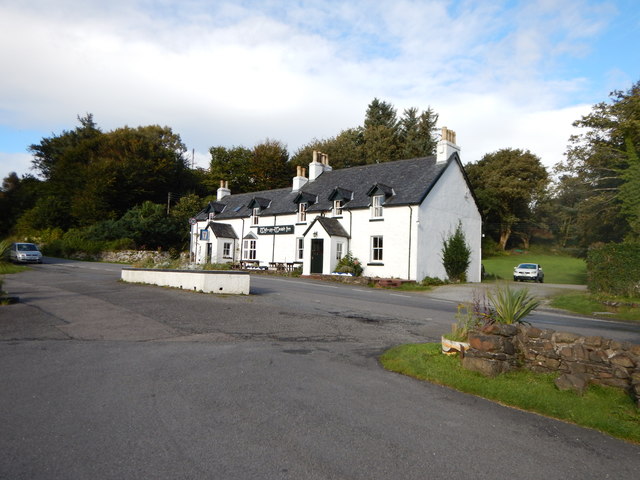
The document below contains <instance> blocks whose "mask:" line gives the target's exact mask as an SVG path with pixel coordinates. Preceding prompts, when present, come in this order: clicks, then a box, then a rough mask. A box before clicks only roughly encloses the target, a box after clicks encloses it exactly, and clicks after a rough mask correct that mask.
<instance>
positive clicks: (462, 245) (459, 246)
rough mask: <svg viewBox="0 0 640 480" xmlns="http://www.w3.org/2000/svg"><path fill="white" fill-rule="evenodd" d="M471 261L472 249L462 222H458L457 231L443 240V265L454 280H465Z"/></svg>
mask: <svg viewBox="0 0 640 480" xmlns="http://www.w3.org/2000/svg"><path fill="white" fill-rule="evenodd" d="M470 263H471V249H470V248H469V245H467V240H466V238H465V235H464V231H463V230H462V222H458V226H457V227H456V231H455V232H454V233H453V234H451V235H449V237H448V238H445V239H443V240H442V265H443V266H444V269H445V271H446V272H447V277H449V280H451V281H452V282H465V281H466V280H467V268H469V264H470Z"/></svg>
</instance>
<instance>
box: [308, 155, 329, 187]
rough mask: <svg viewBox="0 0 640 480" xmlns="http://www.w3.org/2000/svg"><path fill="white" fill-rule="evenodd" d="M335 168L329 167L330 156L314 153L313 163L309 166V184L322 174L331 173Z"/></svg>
mask: <svg viewBox="0 0 640 480" xmlns="http://www.w3.org/2000/svg"><path fill="white" fill-rule="evenodd" d="M332 170H333V168H331V166H330V165H329V155H327V154H326V153H322V152H318V151H316V150H314V151H313V161H312V162H311V163H310V164H309V182H313V181H314V180H315V179H316V178H318V177H319V176H320V175H321V174H322V172H330V171H332Z"/></svg>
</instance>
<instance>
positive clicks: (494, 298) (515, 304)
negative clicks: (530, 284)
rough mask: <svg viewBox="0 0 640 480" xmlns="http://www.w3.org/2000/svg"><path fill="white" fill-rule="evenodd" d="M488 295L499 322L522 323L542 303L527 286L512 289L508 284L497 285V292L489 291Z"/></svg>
mask: <svg viewBox="0 0 640 480" xmlns="http://www.w3.org/2000/svg"><path fill="white" fill-rule="evenodd" d="M487 297H488V298H489V301H490V302H491V304H492V306H493V309H494V310H495V320H496V321H497V322H498V323H508V324H511V323H520V322H522V321H523V319H524V318H525V317H526V316H527V315H529V314H530V313H531V312H532V311H533V310H535V309H536V308H537V307H538V306H539V305H540V302H539V301H538V300H537V299H536V298H535V297H533V296H532V295H531V294H530V293H529V290H527V289H526V288H523V289H521V290H511V288H509V286H508V285H505V286H504V287H496V290H495V292H487Z"/></svg>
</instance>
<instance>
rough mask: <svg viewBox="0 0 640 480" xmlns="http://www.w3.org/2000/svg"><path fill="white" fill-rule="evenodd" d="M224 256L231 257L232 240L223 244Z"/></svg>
mask: <svg viewBox="0 0 640 480" xmlns="http://www.w3.org/2000/svg"><path fill="white" fill-rule="evenodd" d="M222 258H231V242H224V243H223V244H222Z"/></svg>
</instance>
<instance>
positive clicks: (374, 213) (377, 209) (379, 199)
mask: <svg viewBox="0 0 640 480" xmlns="http://www.w3.org/2000/svg"><path fill="white" fill-rule="evenodd" d="M383 202H384V195H374V196H373V197H371V218H382V210H383V206H382V204H383Z"/></svg>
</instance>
